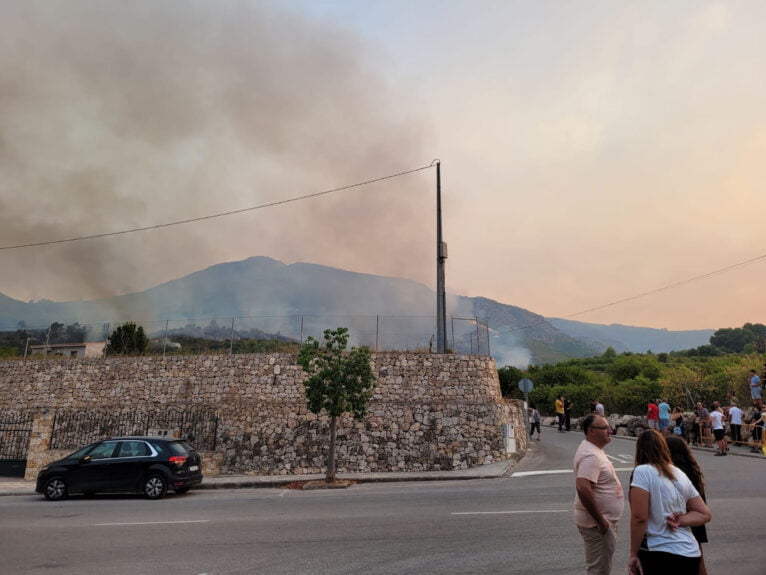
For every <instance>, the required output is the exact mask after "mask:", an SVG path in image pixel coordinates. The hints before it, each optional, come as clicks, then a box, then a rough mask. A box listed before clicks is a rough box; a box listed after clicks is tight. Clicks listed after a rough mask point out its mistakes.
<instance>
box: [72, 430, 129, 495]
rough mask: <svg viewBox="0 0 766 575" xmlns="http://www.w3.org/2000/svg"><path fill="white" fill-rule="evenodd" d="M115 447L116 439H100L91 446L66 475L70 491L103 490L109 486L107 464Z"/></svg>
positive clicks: (109, 463) (108, 464)
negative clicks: (100, 440)
mask: <svg viewBox="0 0 766 575" xmlns="http://www.w3.org/2000/svg"><path fill="white" fill-rule="evenodd" d="M116 448H117V442H116V441H102V442H101V443H97V444H95V445H94V446H93V448H92V449H91V450H90V451H88V452H87V453H86V454H85V456H84V457H82V458H81V459H80V461H79V462H78V464H77V465H76V466H75V467H73V468H72V469H71V470H70V472H69V474H68V477H67V480H68V482H69V489H70V490H71V491H104V490H107V489H108V487H109V466H110V465H111V462H112V456H113V455H114V452H115V449H116Z"/></svg>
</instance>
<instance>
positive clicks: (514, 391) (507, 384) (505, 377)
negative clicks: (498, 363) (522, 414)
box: [497, 365, 524, 398]
mask: <svg viewBox="0 0 766 575" xmlns="http://www.w3.org/2000/svg"><path fill="white" fill-rule="evenodd" d="M497 375H498V377H499V378H500V392H501V393H502V394H503V397H516V398H520V397H523V396H524V394H523V393H522V392H521V391H519V381H520V380H521V379H522V378H523V377H524V373H523V372H522V371H521V370H520V369H519V368H518V367H513V366H512V365H506V366H505V367H501V368H500V369H498V370H497Z"/></svg>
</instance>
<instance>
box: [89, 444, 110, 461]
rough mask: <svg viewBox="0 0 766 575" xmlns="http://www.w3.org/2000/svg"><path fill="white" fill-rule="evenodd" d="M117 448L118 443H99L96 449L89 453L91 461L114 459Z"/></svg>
mask: <svg viewBox="0 0 766 575" xmlns="http://www.w3.org/2000/svg"><path fill="white" fill-rule="evenodd" d="M115 447H117V442H116V441H105V442H104V443H99V444H98V445H96V447H94V448H93V449H91V450H90V451H89V452H88V456H89V457H90V458H91V459H108V458H109V457H112V454H113V453H114V448H115Z"/></svg>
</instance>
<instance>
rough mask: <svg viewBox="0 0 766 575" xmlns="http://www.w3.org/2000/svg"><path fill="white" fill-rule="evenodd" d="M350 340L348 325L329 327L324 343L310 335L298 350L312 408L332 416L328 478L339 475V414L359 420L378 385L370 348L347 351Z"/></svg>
mask: <svg viewBox="0 0 766 575" xmlns="http://www.w3.org/2000/svg"><path fill="white" fill-rule="evenodd" d="M347 344H348V329H347V328H345V327H339V328H337V329H334V330H330V329H326V330H325V331H324V344H323V345H320V343H319V342H318V341H317V340H315V339H314V338H312V337H309V338H307V339H306V343H304V344H303V345H302V346H301V349H300V351H299V353H298V364H299V365H300V366H301V367H302V368H303V370H304V371H305V372H306V373H307V374H308V375H309V377H308V378H307V379H306V380H305V381H304V382H303V386H304V388H305V393H306V400H307V401H308V408H309V410H310V411H311V412H312V413H316V414H319V413H320V412H321V411H322V410H323V409H324V410H325V411H327V413H328V415H329V416H330V446H329V453H328V455H327V474H326V480H327V481H328V482H331V481H333V480H334V479H335V439H336V436H337V430H338V418H339V417H341V416H342V415H343V414H344V413H352V414H353V416H354V419H357V420H358V419H362V418H363V417H364V416H365V415H367V404H368V403H369V401H370V399H371V398H372V390H373V389H374V388H375V376H374V375H373V373H372V367H371V366H370V350H369V349H368V348H366V347H352V348H351V349H350V350H349V351H346V345H347Z"/></svg>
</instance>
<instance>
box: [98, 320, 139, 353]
mask: <svg viewBox="0 0 766 575" xmlns="http://www.w3.org/2000/svg"><path fill="white" fill-rule="evenodd" d="M148 345H149V339H148V338H147V337H146V334H145V333H144V328H143V327H141V326H140V325H139V326H137V325H136V324H135V323H134V322H132V321H129V322H126V323H124V324H122V325H120V326H118V327H117V328H115V330H114V331H113V332H112V335H110V336H109V340H108V341H107V343H106V350H105V352H106V355H130V354H139V355H140V354H143V353H144V352H145V351H146V348H147V347H148Z"/></svg>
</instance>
